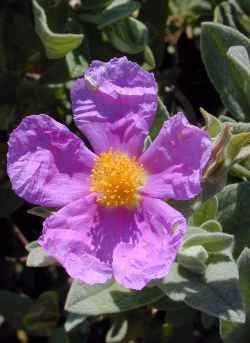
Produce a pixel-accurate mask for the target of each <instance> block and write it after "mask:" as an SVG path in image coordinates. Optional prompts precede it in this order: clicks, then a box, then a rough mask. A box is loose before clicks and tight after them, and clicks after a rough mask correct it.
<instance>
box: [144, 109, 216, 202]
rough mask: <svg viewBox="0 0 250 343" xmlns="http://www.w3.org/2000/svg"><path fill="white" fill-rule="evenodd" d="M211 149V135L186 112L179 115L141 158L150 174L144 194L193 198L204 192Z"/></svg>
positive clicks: (179, 198)
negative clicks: (203, 183) (200, 127)
mask: <svg viewBox="0 0 250 343" xmlns="http://www.w3.org/2000/svg"><path fill="white" fill-rule="evenodd" d="M211 151H212V141H211V139H210V138H209V136H208V134H207V133H206V132H205V131H203V130H202V129H199V128H198V127H196V126H193V125H190V124H189V123H188V121H187V119H186V118H185V116H184V115H183V114H182V113H178V114H176V115H175V116H174V117H172V118H171V119H169V120H168V121H167V122H166V123H165V124H164V126H163V127H162V129H161V131H160V133H159V135H158V137H157V138H156V139H155V141H154V142H153V143H152V144H151V145H150V147H149V148H148V149H147V150H146V151H145V152H144V153H143V155H142V156H141V158H140V162H141V163H142V164H143V165H144V168H145V169H146V170H147V171H148V173H149V177H148V182H147V184H146V185H145V187H144V189H143V193H145V194H148V195H150V196H152V197H156V198H160V199H167V198H168V199H176V200H188V199H191V198H193V197H194V196H196V195H197V194H199V193H200V192H201V178H202V172H203V170H204V168H205V166H206V164H207V162H208V160H209V158H210V155H211Z"/></svg>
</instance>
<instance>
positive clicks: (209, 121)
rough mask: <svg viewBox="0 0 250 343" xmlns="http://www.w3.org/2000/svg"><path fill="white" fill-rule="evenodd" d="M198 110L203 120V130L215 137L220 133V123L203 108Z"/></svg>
mask: <svg viewBox="0 0 250 343" xmlns="http://www.w3.org/2000/svg"><path fill="white" fill-rule="evenodd" d="M200 112H201V114H202V116H203V118H204V120H205V130H206V131H207V132H208V133H209V135H210V137H212V138H216V137H217V136H218V135H219V134H220V133H221V130H222V123H221V122H220V121H219V119H217V118H216V117H214V116H213V115H212V114H210V113H208V112H207V111H205V110H204V109H203V108H201V109H200Z"/></svg>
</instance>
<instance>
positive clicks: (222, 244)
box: [183, 232, 234, 253]
mask: <svg viewBox="0 0 250 343" xmlns="http://www.w3.org/2000/svg"><path fill="white" fill-rule="evenodd" d="M233 243H234V237H233V236H232V235H229V234H226V233H222V232H205V233H200V234H199V233H198V234H194V235H191V236H189V237H188V238H186V239H185V241H184V243H183V248H188V247H192V246H196V245H202V246H203V247H204V248H205V249H206V250H207V251H208V252H212V253H215V252H221V251H224V250H227V249H230V250H231V249H232V248H233Z"/></svg>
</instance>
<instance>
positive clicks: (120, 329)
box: [106, 318, 128, 343]
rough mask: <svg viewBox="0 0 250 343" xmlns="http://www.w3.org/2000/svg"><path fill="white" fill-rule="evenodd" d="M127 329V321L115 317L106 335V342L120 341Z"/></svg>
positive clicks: (115, 342) (114, 342) (116, 342)
mask: <svg viewBox="0 0 250 343" xmlns="http://www.w3.org/2000/svg"><path fill="white" fill-rule="evenodd" d="M127 331H128V321H127V320H124V319H123V318H117V319H115V320H114V321H113V323H112V325H111V328H110V329H109V331H108V332H107V335H106V343H118V342H121V341H122V340H123V339H124V338H125V336H126V334H127Z"/></svg>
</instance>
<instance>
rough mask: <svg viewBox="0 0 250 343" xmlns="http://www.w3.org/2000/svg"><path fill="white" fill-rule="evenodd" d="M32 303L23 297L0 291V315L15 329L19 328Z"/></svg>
mask: <svg viewBox="0 0 250 343" xmlns="http://www.w3.org/2000/svg"><path fill="white" fill-rule="evenodd" d="M32 303H33V301H32V300H31V299H30V298H29V297H26V296H24V295H19V294H17V293H14V292H10V291H5V290H0V314H1V315H2V316H3V317H4V318H5V320H6V321H8V322H9V323H10V324H11V325H12V326H14V327H15V328H20V327H21V325H22V319H23V317H24V315H25V314H26V313H27V312H28V311H29V309H30V307H31V305H32Z"/></svg>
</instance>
